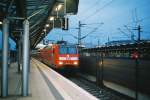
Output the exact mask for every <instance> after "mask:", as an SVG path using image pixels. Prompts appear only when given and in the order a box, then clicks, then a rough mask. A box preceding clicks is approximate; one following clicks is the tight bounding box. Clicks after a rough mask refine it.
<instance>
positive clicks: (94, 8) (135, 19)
mask: <svg viewBox="0 0 150 100" xmlns="http://www.w3.org/2000/svg"><path fill="white" fill-rule="evenodd" d="M79 1H80V2H79V10H78V14H77V15H71V16H70V15H68V17H69V18H70V19H69V22H70V23H69V30H68V31H62V30H61V29H53V30H52V31H50V32H49V34H48V35H47V37H46V40H61V39H62V38H63V39H64V40H66V41H68V42H70V43H77V39H75V38H74V37H73V36H72V35H74V36H77V33H78V30H77V29H74V28H77V27H78V21H79V20H80V21H81V23H82V24H87V25H86V26H85V27H82V30H81V31H82V36H85V35H86V34H88V33H90V32H91V31H93V30H94V29H96V28H97V30H95V31H93V32H91V33H90V35H89V36H87V37H86V38H85V39H84V40H82V43H83V44H92V45H97V44H98V40H99V41H100V44H104V43H106V42H107V41H108V38H109V40H110V41H115V40H131V38H130V37H131V32H132V33H134V35H135V37H134V39H135V40H137V30H134V29H135V28H137V25H139V24H140V25H141V28H142V31H143V32H142V33H141V39H143V40H148V39H149V40H150V13H149V11H150V6H149V5H150V0H79ZM96 23H104V24H103V25H100V24H96ZM125 25H126V26H127V27H128V29H129V30H128V29H127V28H126V27H125ZM118 28H120V29H121V31H123V32H124V33H122V32H120V30H118ZM71 34H72V35H71ZM11 42H12V41H11ZM0 43H1V32H0ZM11 44H13V45H14V43H11ZM11 47H12V48H14V46H11ZM0 48H1V44H0Z"/></svg>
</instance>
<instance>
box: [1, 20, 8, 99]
mask: <svg viewBox="0 0 150 100" xmlns="http://www.w3.org/2000/svg"><path fill="white" fill-rule="evenodd" d="M8 39H9V20H7V19H4V20H3V40H2V42H3V43H2V45H3V46H2V83H1V96H2V97H6V96H8Z"/></svg>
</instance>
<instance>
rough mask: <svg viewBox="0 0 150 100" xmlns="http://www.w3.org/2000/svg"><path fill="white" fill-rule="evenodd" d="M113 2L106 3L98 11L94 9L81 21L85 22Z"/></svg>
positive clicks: (112, 0)
mask: <svg viewBox="0 0 150 100" xmlns="http://www.w3.org/2000/svg"><path fill="white" fill-rule="evenodd" d="M114 1H115V0H111V1H109V2H108V3H106V4H105V5H104V6H102V7H101V8H99V9H96V10H95V11H94V12H93V13H92V14H90V15H89V16H86V17H85V18H83V19H81V20H82V21H85V20H87V19H89V18H92V17H93V16H95V15H96V14H98V13H100V11H101V10H103V9H104V8H105V7H107V6H109V5H110V4H112V3H113V2H114Z"/></svg>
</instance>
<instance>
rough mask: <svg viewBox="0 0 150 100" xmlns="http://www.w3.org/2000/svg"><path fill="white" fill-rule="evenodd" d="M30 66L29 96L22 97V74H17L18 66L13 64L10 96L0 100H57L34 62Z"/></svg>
mask: <svg viewBox="0 0 150 100" xmlns="http://www.w3.org/2000/svg"><path fill="white" fill-rule="evenodd" d="M30 65H31V69H30V75H29V76H30V78H29V96H27V97H22V96H21V74H18V73H17V64H16V63H13V64H11V66H10V67H9V96H8V97H7V98H0V100H56V98H55V97H54V95H53V94H52V92H51V90H50V89H49V87H48V85H47V84H46V82H45V80H44V79H43V77H42V75H41V74H40V72H39V70H38V68H37V66H36V65H35V63H34V62H33V60H31V64H30ZM0 80H1V79H0ZM0 83H1V82H0ZM0 86H1V85H0ZM0 88H1V87H0Z"/></svg>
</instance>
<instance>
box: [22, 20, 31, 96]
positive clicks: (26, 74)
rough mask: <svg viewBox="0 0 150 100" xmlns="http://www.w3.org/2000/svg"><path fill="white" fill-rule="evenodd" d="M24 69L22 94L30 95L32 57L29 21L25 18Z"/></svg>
mask: <svg viewBox="0 0 150 100" xmlns="http://www.w3.org/2000/svg"><path fill="white" fill-rule="evenodd" d="M23 28H24V33H23V68H22V69H23V70H22V95H23V96H28V88H29V66H30V58H29V50H30V49H29V48H30V46H29V45H30V43H29V41H30V40H29V21H28V20H25V21H24V22H23Z"/></svg>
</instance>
